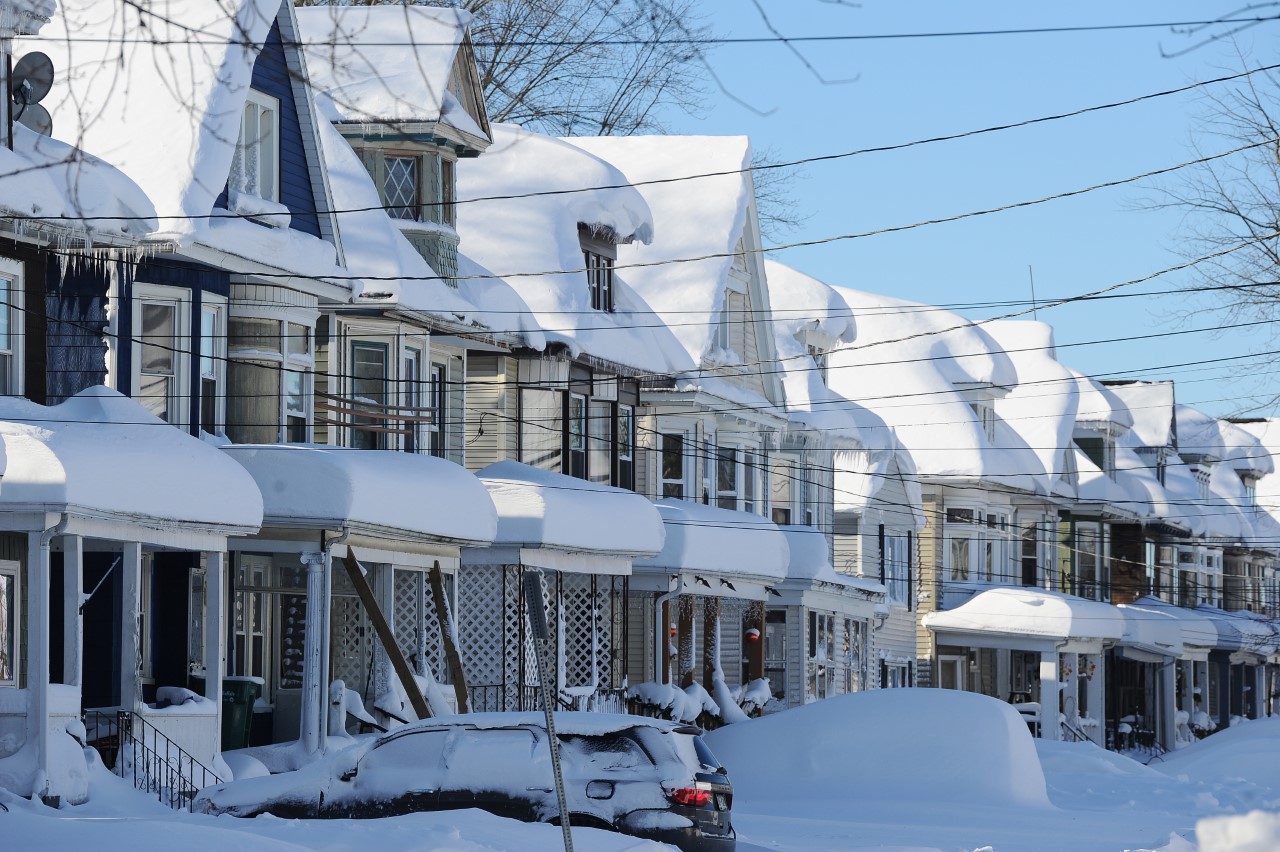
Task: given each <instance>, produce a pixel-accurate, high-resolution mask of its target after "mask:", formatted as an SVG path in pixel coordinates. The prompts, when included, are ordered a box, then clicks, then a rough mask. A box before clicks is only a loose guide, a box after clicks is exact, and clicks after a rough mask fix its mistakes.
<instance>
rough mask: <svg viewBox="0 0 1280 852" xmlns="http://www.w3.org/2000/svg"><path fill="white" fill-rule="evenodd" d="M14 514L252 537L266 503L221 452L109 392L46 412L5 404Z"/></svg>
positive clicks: (2, 420) (17, 402)
mask: <svg viewBox="0 0 1280 852" xmlns="http://www.w3.org/2000/svg"><path fill="white" fill-rule="evenodd" d="M0 437H2V438H3V440H4V446H5V452H6V455H7V463H6V466H5V471H4V480H3V485H2V486H0V508H3V510H4V511H6V512H18V511H24V510H27V511H40V512H65V513H68V514H71V515H78V516H85V517H89V518H104V519H108V520H115V521H122V522H125V523H130V524H137V525H143V526H148V525H162V526H164V527H166V528H173V527H185V526H190V527H213V528H216V529H221V530H229V531H234V532H237V533H239V532H252V531H254V530H256V529H257V528H258V526H259V525H260V524H261V523H262V496H261V494H260V493H259V491H258V488H257V487H256V486H255V485H254V482H253V480H252V479H251V478H249V477H248V476H247V475H246V474H245V472H244V470H243V469H241V468H240V466H239V465H237V464H235V463H234V462H232V461H231V460H230V459H228V458H226V457H225V456H223V454H222V453H220V452H219V451H218V450H217V449H216V448H214V447H213V446H211V445H209V444H207V443H204V442H203V441H200V440H197V439H196V438H193V437H191V436H190V435H188V434H186V433H185V432H183V431H182V430H180V429H178V428H175V427H174V426H171V425H169V424H168V423H165V422H164V421H163V420H160V419H159V418H158V417H155V416H154V415H152V414H151V413H150V412H148V411H147V410H146V409H144V408H143V407H142V406H140V405H138V404H137V403H136V402H134V401H132V400H130V399H127V398H126V397H123V396H121V395H120V394H118V393H116V392H115V391H113V390H110V389H108V388H105V387H101V386H97V387H91V388H88V389H86V390H83V391H81V392H80V393H78V394H76V395H75V396H73V397H71V398H70V399H68V400H67V401H66V402H63V403H60V404H58V405H52V406H47V407H46V406H43V405H37V404H36V403H33V402H28V401H27V400H24V399H15V398H11V397H6V398H4V399H0Z"/></svg>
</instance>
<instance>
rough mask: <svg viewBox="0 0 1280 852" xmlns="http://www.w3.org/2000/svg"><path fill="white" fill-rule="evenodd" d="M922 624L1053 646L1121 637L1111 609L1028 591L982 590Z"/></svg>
mask: <svg viewBox="0 0 1280 852" xmlns="http://www.w3.org/2000/svg"><path fill="white" fill-rule="evenodd" d="M924 625H925V626H926V627H928V628H929V629H930V630H933V631H934V632H943V631H947V632H952V633H971V634H992V635H1003V636H1020V637H1029V638H1036V639H1052V640H1057V641H1064V640H1067V639H1084V640H1094V641H1112V640H1116V639H1120V638H1121V637H1122V636H1123V635H1124V616H1123V615H1122V614H1121V612H1120V610H1119V609H1118V608H1116V607H1114V606H1112V605H1111V604H1107V603H1101V602H1099V601H1090V600H1085V599H1084V598H1078V597H1075V596H1074V595H1064V594H1061V593H1059V592H1048V591H1045V590H1043V589H1030V588H995V589H988V590H987V591H985V592H980V593H978V594H976V595H974V596H973V597H972V598H970V599H969V600H968V601H966V602H965V603H963V604H962V605H960V606H958V607H956V608H955V609H952V610H946V611H944V612H931V613H929V614H928V615H926V616H925V617H924Z"/></svg>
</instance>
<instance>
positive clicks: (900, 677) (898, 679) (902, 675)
mask: <svg viewBox="0 0 1280 852" xmlns="http://www.w3.org/2000/svg"><path fill="white" fill-rule="evenodd" d="M909 686H911V664H910V663H900V662H896V661H891V660H881V661H880V688H881V689H901V688H903V687H909Z"/></svg>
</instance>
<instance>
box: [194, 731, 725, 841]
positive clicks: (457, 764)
mask: <svg viewBox="0 0 1280 852" xmlns="http://www.w3.org/2000/svg"><path fill="white" fill-rule="evenodd" d="M555 724H556V736H557V739H558V740H559V743H560V762H561V769H562V774H563V776H564V784H565V798H566V801H567V803H568V807H569V815H570V823H571V824H572V825H575V826H587V827H591V828H604V829H611V830H615V831H622V832H625V833H627V834H633V835H636V836H638V837H644V838H648V839H651V840H658V841H661V842H664V843H670V844H672V845H674V846H676V847H678V848H680V849H683V850H686V852H693V851H694V850H732V849H734V847H735V841H734V830H733V827H732V824H731V822H730V812H731V808H732V804H733V789H732V787H731V786H730V784H729V777H728V774H727V773H726V772H725V770H724V768H723V767H722V766H720V764H719V762H718V761H717V760H716V759H715V757H714V756H713V755H712V754H711V751H710V749H708V748H707V746H706V744H705V743H703V741H702V738H701V736H700V734H701V731H700V730H699V729H698V728H695V727H691V726H689V725H683V724H679V723H674V722H665V721H661V720H657V719H646V718H642V717H639V716H625V715H617V714H609V713H557V714H556V715H555ZM547 742H548V738H547V729H546V723H545V719H544V717H543V715H542V714H541V713H473V714H468V715H459V716H446V717H440V718H435V719H427V720H423V721H421V722H414V723H413V724H410V725H406V726H404V727H402V728H398V729H396V730H394V731H392V732H390V733H388V734H384V735H382V736H380V737H377V738H375V739H372V740H369V741H366V742H361V743H358V744H356V745H353V746H352V747H351V748H348V749H346V750H344V751H341V752H338V753H337V754H335V755H331V756H330V757H327V758H324V759H322V760H319V761H317V762H316V763H313V764H310V765H309V766H306V767H304V768H302V769H299V770H295V771H293V772H285V773H281V774H279V775H272V776H268V777H261V778H248V779H245V780H243V781H231V782H228V783H226V784H219V785H216V786H213V787H208V788H206V789H205V790H202V791H201V792H200V794H199V796H198V797H197V798H196V800H195V802H194V803H193V805H192V810H194V811H197V812H201V813H207V814H232V815H234V816H256V815H258V814H263V813H269V814H274V815H276V816H281V817H294V818H325V817H329V818H354V819H361V818H376V817H383V816H394V815H398V814H405V813H411V812H414V811H435V810H447V809H452V808H480V809H482V810H486V811H489V812H490V813H493V814H496V815H498V816H504V817H511V818H514V819H519V820H524V821H526V822H558V821H559V818H560V812H559V806H558V804H557V799H556V791H555V781H554V773H553V772H552V767H551V750H550V748H549V747H548V744H547Z"/></svg>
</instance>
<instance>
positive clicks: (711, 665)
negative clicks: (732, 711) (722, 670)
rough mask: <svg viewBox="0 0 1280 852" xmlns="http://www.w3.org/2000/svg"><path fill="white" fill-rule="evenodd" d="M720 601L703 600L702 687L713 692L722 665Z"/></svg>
mask: <svg viewBox="0 0 1280 852" xmlns="http://www.w3.org/2000/svg"><path fill="white" fill-rule="evenodd" d="M719 653H720V599H719V598H713V597H706V598H703V599H702V686H703V687H704V688H705V689H706V690H707V692H711V690H712V688H713V687H714V684H715V679H716V668H717V667H718V666H719V664H720V660H719V659H718V657H719Z"/></svg>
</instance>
